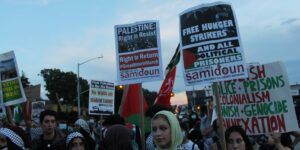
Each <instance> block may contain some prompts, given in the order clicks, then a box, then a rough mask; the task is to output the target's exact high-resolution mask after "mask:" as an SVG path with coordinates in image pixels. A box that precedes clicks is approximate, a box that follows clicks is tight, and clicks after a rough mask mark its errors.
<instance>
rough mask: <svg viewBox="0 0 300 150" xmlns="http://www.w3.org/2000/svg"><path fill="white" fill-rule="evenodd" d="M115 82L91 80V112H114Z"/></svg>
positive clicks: (107, 113)
mask: <svg viewBox="0 0 300 150" xmlns="http://www.w3.org/2000/svg"><path fill="white" fill-rule="evenodd" d="M114 98H115V86H114V83H111V82H106V81H96V80H91V85H90V92H89V114H92V115H111V114H114V106H115V105H114V102H115V101H114Z"/></svg>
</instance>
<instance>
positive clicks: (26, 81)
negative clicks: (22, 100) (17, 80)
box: [21, 71, 31, 88]
mask: <svg viewBox="0 0 300 150" xmlns="http://www.w3.org/2000/svg"><path fill="white" fill-rule="evenodd" d="M21 83H22V86H23V88H26V87H29V86H31V84H30V82H29V79H28V78H27V77H26V75H25V73H24V71H22V75H21Z"/></svg>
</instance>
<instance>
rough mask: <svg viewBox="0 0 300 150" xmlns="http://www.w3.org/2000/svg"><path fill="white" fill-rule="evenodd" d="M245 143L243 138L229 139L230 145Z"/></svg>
mask: <svg viewBox="0 0 300 150" xmlns="http://www.w3.org/2000/svg"><path fill="white" fill-rule="evenodd" d="M243 142H244V140H243V139H241V138H238V139H229V140H228V144H234V143H236V144H241V143H243Z"/></svg>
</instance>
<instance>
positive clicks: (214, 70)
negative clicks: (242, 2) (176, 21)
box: [180, 2, 247, 85]
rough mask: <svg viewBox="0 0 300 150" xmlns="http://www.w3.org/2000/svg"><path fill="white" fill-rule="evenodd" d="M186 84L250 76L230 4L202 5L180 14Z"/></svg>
mask: <svg viewBox="0 0 300 150" xmlns="http://www.w3.org/2000/svg"><path fill="white" fill-rule="evenodd" d="M180 44H181V52H182V54H183V57H182V59H183V61H182V62H183V68H184V71H183V74H184V75H183V76H184V80H185V84H186V85H195V84H200V83H212V82H216V81H224V80H230V79H236V78H241V77H246V76H247V69H246V67H245V58H244V54H243V48H242V44H241V40H240V34H239V30H238V25H237V21H236V19H235V14H234V12H233V10H232V8H231V6H230V4H227V3H224V2H216V3H211V4H203V5H199V6H196V7H193V8H190V9H187V10H185V11H183V12H182V13H181V14H180Z"/></svg>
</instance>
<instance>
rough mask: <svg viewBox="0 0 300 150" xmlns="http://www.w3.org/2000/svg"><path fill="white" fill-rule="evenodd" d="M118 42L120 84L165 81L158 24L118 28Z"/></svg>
mask: <svg viewBox="0 0 300 150" xmlns="http://www.w3.org/2000/svg"><path fill="white" fill-rule="evenodd" d="M115 39H116V40H115V41H116V51H117V52H116V57H117V78H118V83H119V84H134V83H142V82H147V81H153V80H161V79H162V78H163V72H162V59H161V48H160V33H159V24H158V21H143V22H137V23H133V24H125V25H116V26H115Z"/></svg>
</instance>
